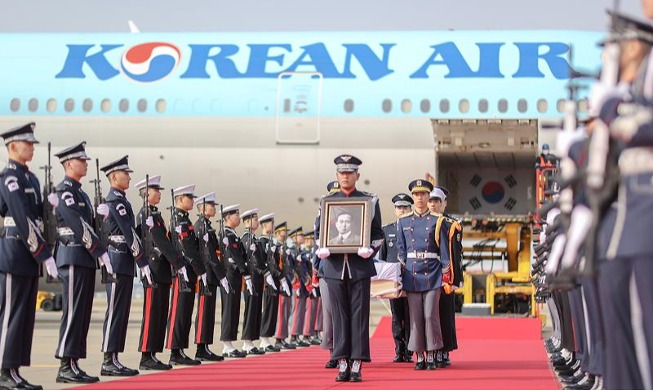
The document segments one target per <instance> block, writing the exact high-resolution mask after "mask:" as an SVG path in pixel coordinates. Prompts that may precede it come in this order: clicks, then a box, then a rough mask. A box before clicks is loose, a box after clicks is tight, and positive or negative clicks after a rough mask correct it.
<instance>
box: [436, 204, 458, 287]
mask: <svg viewBox="0 0 653 390" xmlns="http://www.w3.org/2000/svg"><path fill="white" fill-rule="evenodd" d="M438 222H441V227H440V229H446V231H447V244H448V250H449V261H450V264H451V267H450V268H451V275H452V276H453V278H452V279H451V280H452V284H453V285H455V286H459V287H460V286H461V285H462V282H463V227H462V226H461V225H460V222H458V221H457V220H456V219H454V218H453V217H451V216H449V215H447V214H444V220H442V219H438ZM437 229H438V224H437V223H436V235H435V237H436V243H437V244H438V245H440V242H439V241H440V239H439V237H440V235H439V234H438V232H437Z"/></svg>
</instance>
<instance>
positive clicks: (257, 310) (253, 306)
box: [240, 278, 263, 340]
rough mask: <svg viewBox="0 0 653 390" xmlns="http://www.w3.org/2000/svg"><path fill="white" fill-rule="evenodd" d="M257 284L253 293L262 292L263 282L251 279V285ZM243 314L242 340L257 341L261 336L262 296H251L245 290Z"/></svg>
mask: <svg viewBox="0 0 653 390" xmlns="http://www.w3.org/2000/svg"><path fill="white" fill-rule="evenodd" d="M254 282H256V283H259V284H260V288H258V289H257V288H256V287H254V291H263V288H262V287H263V281H262V280H260V281H259V280H258V278H257V279H255V278H252V283H254ZM244 294H245V314H244V315H243V335H242V336H241V337H240V338H241V339H242V340H258V339H259V337H260V336H261V319H262V318H261V316H262V314H263V313H262V306H263V295H262V294H260V293H259V294H258V295H252V294H250V293H249V291H247V289H245V293H244Z"/></svg>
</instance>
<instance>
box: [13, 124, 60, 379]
mask: <svg viewBox="0 0 653 390" xmlns="http://www.w3.org/2000/svg"><path fill="white" fill-rule="evenodd" d="M34 127H35V124H34V123H28V124H26V125H24V126H19V127H16V128H13V129H10V130H8V131H6V132H4V133H2V134H0V136H1V137H2V138H3V139H4V141H5V145H7V152H8V154H9V162H8V163H7V167H6V168H5V169H4V170H3V171H2V172H1V173H0V180H1V181H0V216H2V217H3V218H4V226H3V228H2V230H1V231H0V302H2V305H1V306H0V340H2V341H3V342H2V343H1V344H0V387H3V388H7V389H13V388H19V389H42V387H41V386H38V385H33V384H31V383H29V382H27V380H25V378H23V377H22V376H20V373H19V372H18V369H19V367H20V366H29V365H30V355H31V351H32V335H33V333H34V315H35V312H36V292H37V289H38V278H39V265H40V264H43V263H44V264H45V266H46V270H47V272H48V275H50V276H52V277H57V276H58V273H57V265H56V263H55V260H54V258H53V257H52V254H51V250H50V248H48V246H47V244H46V242H45V241H44V239H43V236H42V235H41V230H40V228H39V225H41V224H42V220H41V216H42V212H43V201H42V199H41V191H40V185H39V180H38V179H37V178H36V176H35V175H34V174H33V173H32V172H30V170H29V168H28V167H27V163H28V162H29V161H31V160H32V157H33V156H34V144H35V143H38V141H37V140H36V138H34ZM9 318H11V321H9Z"/></svg>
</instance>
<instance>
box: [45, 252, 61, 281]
mask: <svg viewBox="0 0 653 390" xmlns="http://www.w3.org/2000/svg"><path fill="white" fill-rule="evenodd" d="M44 263H45V269H46V271H48V275H50V276H52V277H53V278H55V279H56V278H58V277H59V271H58V270H57V263H55V262H54V257H52V256H50V257H48V259H47V260H45V262H44Z"/></svg>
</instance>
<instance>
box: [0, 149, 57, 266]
mask: <svg viewBox="0 0 653 390" xmlns="http://www.w3.org/2000/svg"><path fill="white" fill-rule="evenodd" d="M0 180H1V182H0V216H2V217H3V218H4V227H3V229H2V231H1V232H0V272H6V273H10V274H14V275H22V276H38V275H39V264H41V263H42V262H44V261H45V260H47V259H48V258H49V257H50V256H51V249H50V248H48V245H47V243H46V242H45V240H44V239H43V235H42V234H41V230H40V228H39V226H41V225H42V224H43V223H42V221H41V215H42V213H43V201H42V199H41V193H40V185H39V180H38V179H37V178H36V176H35V175H34V174H33V173H32V172H30V171H29V169H28V168H27V166H25V165H22V164H20V163H18V162H16V161H14V160H9V163H8V164H7V167H6V168H5V169H4V170H3V171H2V172H1V173H0Z"/></svg>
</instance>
